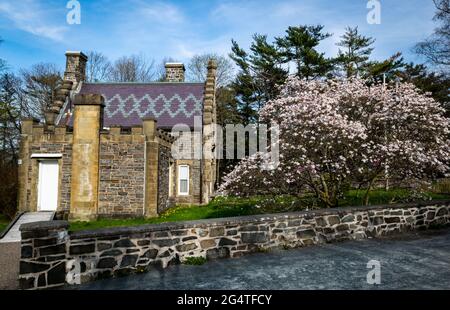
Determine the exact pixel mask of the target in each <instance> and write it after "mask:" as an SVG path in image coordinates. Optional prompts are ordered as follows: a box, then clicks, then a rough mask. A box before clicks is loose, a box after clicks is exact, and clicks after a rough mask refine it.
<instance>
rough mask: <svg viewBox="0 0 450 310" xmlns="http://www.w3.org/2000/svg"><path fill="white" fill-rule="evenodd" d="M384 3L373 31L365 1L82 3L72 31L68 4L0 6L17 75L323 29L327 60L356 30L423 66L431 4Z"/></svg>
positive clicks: (0, 54)
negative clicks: (84, 56)
mask: <svg viewBox="0 0 450 310" xmlns="http://www.w3.org/2000/svg"><path fill="white" fill-rule="evenodd" d="M379 1H380V2H381V24H379V25H370V24H368V23H367V19H366V16H367V13H368V12H369V9H367V7H366V5H367V1H366V0H280V1H275V0H272V1H265V0H247V1H245V0H239V1H238V0H229V1H226V0H224V1H219V0H207V1H206V0H198V1H187V0H180V1H175V0H173V1H154V0H124V1H120V0H116V1H107V0H79V2H80V4H81V24H80V25H69V24H68V23H67V21H66V15H67V13H68V12H69V9H67V8H66V5H67V3H68V2H69V1H68V0H45V1H44V0H42V1H39V0H20V1H18V0H0V36H1V37H2V39H3V40H4V42H3V44H2V45H1V46H0V58H3V59H6V60H7V61H8V64H9V66H10V67H11V69H13V70H18V69H19V68H21V67H28V66H30V65H31V64H34V63H37V62H53V63H56V64H57V65H58V66H60V67H61V68H63V65H64V52H65V51H66V50H82V51H88V50H96V51H100V52H102V53H104V54H106V55H107V56H108V57H109V58H111V59H113V60H114V59H116V58H118V57H120V56H122V55H130V54H139V53H143V54H145V55H146V56H148V57H150V58H154V59H155V60H160V59H162V58H163V57H172V58H175V59H177V60H179V61H187V60H188V59H189V58H190V57H191V56H192V55H194V54H198V53H205V52H216V53H220V54H225V55H226V54H228V53H229V52H230V41H231V39H232V38H233V39H235V40H237V41H238V42H239V43H240V44H241V45H242V46H244V47H248V45H249V43H250V41H251V36H252V34H254V33H262V34H268V35H269V37H273V36H279V35H282V34H283V32H284V30H285V29H286V28H287V27H288V26H290V25H300V24H323V25H324V26H325V30H326V31H328V32H330V33H333V34H334V36H333V37H332V38H329V39H327V40H326V41H324V42H323V44H322V45H321V46H320V49H321V50H322V51H324V52H325V53H326V54H327V55H328V56H333V55H335V53H336V52H337V47H336V45H335V44H336V42H337V41H339V36H340V35H342V33H343V32H344V29H345V27H346V26H358V27H359V29H360V30H361V32H362V33H363V34H365V35H369V36H373V37H374V38H376V40H377V41H376V43H375V48H376V50H375V53H374V57H375V58H377V59H381V58H386V57H389V56H390V55H392V54H394V53H395V52H397V51H401V52H403V53H404V55H405V57H406V59H407V60H410V61H417V62H420V59H418V58H417V57H416V56H415V55H414V54H413V53H412V52H411V47H412V46H413V45H414V44H415V43H416V42H418V41H420V40H422V39H424V38H426V37H427V36H428V35H430V34H431V33H432V31H433V28H434V26H435V25H434V23H433V21H432V18H433V15H434V5H433V2H432V0H379Z"/></svg>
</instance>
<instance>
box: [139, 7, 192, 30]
mask: <svg viewBox="0 0 450 310" xmlns="http://www.w3.org/2000/svg"><path fill="white" fill-rule="evenodd" d="M139 12H140V14H141V15H143V17H144V18H146V19H147V21H148V22H150V23H151V22H157V23H162V24H165V25H173V24H180V23H182V22H184V21H185V17H184V15H183V13H182V12H181V11H180V10H179V8H178V7H176V6H175V5H171V4H169V3H162V2H157V3H151V4H147V3H143V2H140V4H139Z"/></svg>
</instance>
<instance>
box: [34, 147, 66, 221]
mask: <svg viewBox="0 0 450 310" xmlns="http://www.w3.org/2000/svg"><path fill="white" fill-rule="evenodd" d="M31 158H32V176H33V177H32V179H31V182H32V183H31V201H30V202H31V206H30V207H31V210H30V211H35V212H37V211H40V210H39V177H40V171H39V170H40V167H39V166H40V162H42V161H56V162H57V164H58V188H57V198H56V210H55V211H59V210H60V207H61V179H62V160H61V159H62V154H59V153H56V154H55V153H53V154H48V153H47V154H32V155H31Z"/></svg>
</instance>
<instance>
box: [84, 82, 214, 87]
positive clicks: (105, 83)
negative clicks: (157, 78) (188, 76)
mask: <svg viewBox="0 0 450 310" xmlns="http://www.w3.org/2000/svg"><path fill="white" fill-rule="evenodd" d="M83 85H202V86H203V85H205V82H148V83H145V82H83Z"/></svg>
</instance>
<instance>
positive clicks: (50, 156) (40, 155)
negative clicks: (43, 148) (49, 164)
mask: <svg viewBox="0 0 450 310" xmlns="http://www.w3.org/2000/svg"><path fill="white" fill-rule="evenodd" d="M61 157H62V154H59V153H57V154H31V158H61Z"/></svg>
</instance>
